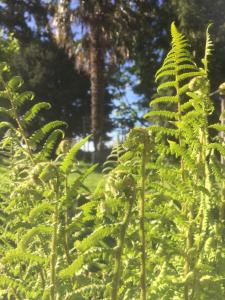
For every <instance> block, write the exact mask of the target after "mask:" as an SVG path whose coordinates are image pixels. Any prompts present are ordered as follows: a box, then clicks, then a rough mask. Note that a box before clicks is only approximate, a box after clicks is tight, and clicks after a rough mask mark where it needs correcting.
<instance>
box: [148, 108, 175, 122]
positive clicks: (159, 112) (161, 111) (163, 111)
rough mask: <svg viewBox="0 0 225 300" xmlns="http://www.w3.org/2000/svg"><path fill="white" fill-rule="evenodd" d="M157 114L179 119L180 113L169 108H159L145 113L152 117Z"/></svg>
mask: <svg viewBox="0 0 225 300" xmlns="http://www.w3.org/2000/svg"><path fill="white" fill-rule="evenodd" d="M155 116H162V117H166V118H168V119H175V120H176V119H177V117H178V114H177V113H176V112H171V111H168V110H158V111H150V112H148V113H147V114H146V115H145V118H151V117H155Z"/></svg>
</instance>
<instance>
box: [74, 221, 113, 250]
mask: <svg viewBox="0 0 225 300" xmlns="http://www.w3.org/2000/svg"><path fill="white" fill-rule="evenodd" d="M118 224H119V223H118ZM118 224H113V225H110V224H108V225H103V226H100V227H99V228H97V229H96V230H95V231H94V232H93V233H91V234H90V235H89V236H88V237H86V238H85V239H83V240H82V241H77V242H76V243H75V247H76V248H77V249H78V250H79V251H81V252H84V251H86V250H87V249H89V248H91V247H93V246H96V245H97V244H98V243H99V242H100V241H101V240H102V239H104V238H105V237H107V236H109V235H111V234H112V233H113V232H114V231H115V230H116V229H117V227H118Z"/></svg>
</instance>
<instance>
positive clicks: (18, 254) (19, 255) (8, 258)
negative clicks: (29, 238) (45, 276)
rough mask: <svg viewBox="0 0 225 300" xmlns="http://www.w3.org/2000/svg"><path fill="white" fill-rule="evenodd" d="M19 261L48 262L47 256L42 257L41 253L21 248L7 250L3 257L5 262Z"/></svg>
mask: <svg viewBox="0 0 225 300" xmlns="http://www.w3.org/2000/svg"><path fill="white" fill-rule="evenodd" d="M18 261H21V262H28V263H29V262H32V263H37V264H44V263H46V258H45V257H41V256H39V255H35V254H31V253H29V252H27V251H24V250H22V249H19V248H18V249H13V250H9V251H7V253H6V255H5V256H4V257H3V258H2V262H3V263H5V264H9V263H11V262H18Z"/></svg>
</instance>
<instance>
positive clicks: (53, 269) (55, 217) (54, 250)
mask: <svg viewBox="0 0 225 300" xmlns="http://www.w3.org/2000/svg"><path fill="white" fill-rule="evenodd" d="M58 184H59V183H58V179H57V181H56V187H55V195H56V197H55V200H56V203H55V209H54V214H53V226H54V227H53V235H52V245H51V248H52V250H51V266H50V271H51V280H50V283H51V284H50V285H51V289H50V300H55V299H56V262H57V239H58V232H57V231H58V222H59V208H58V198H59V195H58V193H59V191H58Z"/></svg>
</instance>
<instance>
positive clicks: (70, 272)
mask: <svg viewBox="0 0 225 300" xmlns="http://www.w3.org/2000/svg"><path fill="white" fill-rule="evenodd" d="M83 264H84V255H81V254H80V255H79V257H78V258H77V259H76V260H75V261H74V262H73V263H72V264H71V265H70V266H69V267H67V268H65V269H63V270H61V271H60V272H59V276H60V277H61V278H70V277H73V276H74V275H75V274H76V272H78V271H79V270H80V268H81V267H82V266H83Z"/></svg>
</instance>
